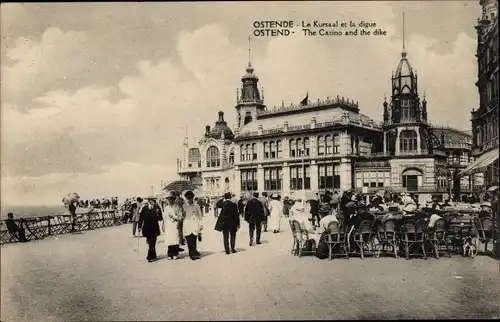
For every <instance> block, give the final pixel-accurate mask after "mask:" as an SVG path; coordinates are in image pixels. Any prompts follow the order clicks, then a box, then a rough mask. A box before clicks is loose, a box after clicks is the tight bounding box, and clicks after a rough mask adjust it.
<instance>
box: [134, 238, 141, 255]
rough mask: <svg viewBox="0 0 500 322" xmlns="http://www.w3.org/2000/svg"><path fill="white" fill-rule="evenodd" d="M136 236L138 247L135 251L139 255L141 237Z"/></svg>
mask: <svg viewBox="0 0 500 322" xmlns="http://www.w3.org/2000/svg"><path fill="white" fill-rule="evenodd" d="M135 238H136V239H137V247H136V248H135V249H134V252H136V253H137V255H139V239H140V237H139V236H136V237H135Z"/></svg>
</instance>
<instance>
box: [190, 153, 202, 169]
mask: <svg viewBox="0 0 500 322" xmlns="http://www.w3.org/2000/svg"><path fill="white" fill-rule="evenodd" d="M188 166H189V167H190V168H191V167H201V154H200V149H198V148H192V149H189V151H188Z"/></svg>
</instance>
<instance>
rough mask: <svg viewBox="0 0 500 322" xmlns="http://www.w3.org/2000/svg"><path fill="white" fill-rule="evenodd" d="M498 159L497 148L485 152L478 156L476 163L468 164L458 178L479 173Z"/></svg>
mask: <svg viewBox="0 0 500 322" xmlns="http://www.w3.org/2000/svg"><path fill="white" fill-rule="evenodd" d="M497 159H498V148H496V149H493V150H491V151H488V152H486V153H485V154H483V155H482V156H480V157H479V158H478V159H477V160H476V161H474V162H472V163H471V164H469V166H468V167H467V168H465V170H464V171H462V172H460V173H459V174H458V176H460V177H462V176H466V175H470V174H473V173H476V172H481V171H483V170H484V168H485V167H487V166H489V165H490V164H492V163H493V162H495V161H496V160H497Z"/></svg>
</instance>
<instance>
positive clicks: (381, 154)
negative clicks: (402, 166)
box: [367, 149, 446, 157]
mask: <svg viewBox="0 0 500 322" xmlns="http://www.w3.org/2000/svg"><path fill="white" fill-rule="evenodd" d="M422 155H431V153H429V150H428V149H421V150H420V153H418V152H417V151H404V152H401V151H400V152H398V153H397V155H396V153H394V152H375V153H371V154H370V155H367V157H396V156H422ZM432 155H441V156H446V153H445V152H444V151H440V150H433V151H432Z"/></svg>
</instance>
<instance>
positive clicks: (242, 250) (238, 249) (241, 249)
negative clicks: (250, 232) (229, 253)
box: [219, 248, 246, 254]
mask: <svg viewBox="0 0 500 322" xmlns="http://www.w3.org/2000/svg"><path fill="white" fill-rule="evenodd" d="M235 250H236V253H239V252H244V251H246V249H245V248H236V249H235ZM219 253H221V254H225V253H226V251H225V250H221V251H220V252H219Z"/></svg>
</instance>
